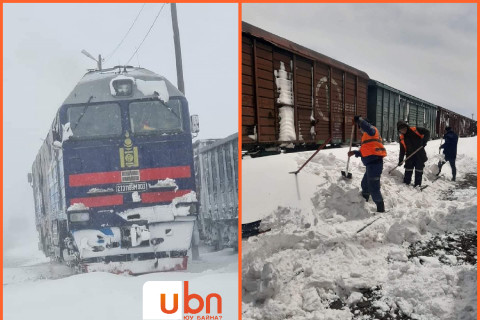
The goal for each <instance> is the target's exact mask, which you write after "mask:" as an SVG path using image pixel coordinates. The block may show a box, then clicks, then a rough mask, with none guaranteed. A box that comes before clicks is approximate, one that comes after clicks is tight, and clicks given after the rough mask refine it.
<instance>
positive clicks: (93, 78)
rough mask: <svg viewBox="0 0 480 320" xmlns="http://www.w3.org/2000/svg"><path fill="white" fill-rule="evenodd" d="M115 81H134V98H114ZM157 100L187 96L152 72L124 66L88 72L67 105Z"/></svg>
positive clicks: (68, 99)
mask: <svg viewBox="0 0 480 320" xmlns="http://www.w3.org/2000/svg"><path fill="white" fill-rule="evenodd" d="M115 79H132V80H133V81H134V83H135V85H134V86H133V92H132V95H131V96H128V97H125V96H122V97H116V96H113V95H112V93H111V82H112V80H115ZM154 92H155V93H154ZM157 93H158V95H157ZM156 96H160V98H162V100H165V101H168V99H169V97H183V96H184V95H183V93H181V92H180V91H179V90H178V89H177V88H176V87H175V86H174V85H173V84H172V83H171V82H170V81H168V80H167V79H166V78H164V77H162V76H160V75H158V74H156V73H154V72H152V71H150V70H147V69H144V68H136V67H123V66H122V67H114V68H110V69H104V70H102V71H99V70H95V71H90V72H87V73H86V74H85V75H84V76H83V78H82V79H81V80H80V81H79V82H78V83H77V85H76V86H75V88H74V89H73V91H72V92H71V93H70V94H69V96H68V97H67V99H65V101H64V102H63V104H77V103H86V102H92V103H94V102H104V101H115V100H135V99H142V98H150V97H156ZM90 98H91V99H90Z"/></svg>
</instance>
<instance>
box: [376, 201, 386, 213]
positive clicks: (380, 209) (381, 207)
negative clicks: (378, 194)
mask: <svg viewBox="0 0 480 320" xmlns="http://www.w3.org/2000/svg"><path fill="white" fill-rule="evenodd" d="M375 204H376V205H377V212H385V203H384V202H383V201H380V202H375Z"/></svg>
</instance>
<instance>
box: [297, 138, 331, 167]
mask: <svg viewBox="0 0 480 320" xmlns="http://www.w3.org/2000/svg"><path fill="white" fill-rule="evenodd" d="M330 140H332V137H330V138H328V140H327V141H325V143H324V144H322V145H321V146H320V147H319V148H318V149H317V151H315V153H314V154H312V156H311V157H310V158H308V160H307V161H306V162H305V163H304V164H303V165H302V166H301V167H300V169H298V170H297V171H292V172H289V173H294V174H297V173H299V172H300V170H302V169H303V167H305V165H306V164H307V163H309V162H310V160H312V158H313V157H315V155H316V154H317V153H318V152H319V151H320V150H322V149H323V148H325V146H326V145H327V144H328V143H329V142H330Z"/></svg>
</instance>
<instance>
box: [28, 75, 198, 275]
mask: <svg viewBox="0 0 480 320" xmlns="http://www.w3.org/2000/svg"><path fill="white" fill-rule="evenodd" d="M197 120H198V118H197V117H196V116H192V117H190V115H189V110H188V103H187V100H186V99H185V97H184V95H183V94H182V93H181V92H180V91H179V90H177V88H175V87H174V86H173V85H172V84H171V83H170V82H169V81H168V80H167V79H165V78H164V77H162V76H159V75H157V74H155V73H153V72H151V71H149V70H146V69H143V68H133V67H115V68H111V69H106V70H101V71H98V70H96V71H90V72H88V73H87V74H86V75H85V76H84V77H83V78H82V79H81V80H80V82H79V83H78V84H77V85H76V87H75V88H74V90H73V91H72V92H71V94H70V95H69V96H68V97H67V99H66V100H65V101H64V103H63V104H62V106H61V107H60V108H59V110H58V112H57V114H56V117H55V119H54V121H53V124H52V126H51V128H50V131H49V133H48V135H47V138H46V139H45V141H44V143H43V145H42V147H41V148H40V151H39V153H38V155H37V157H36V159H35V161H34V163H33V166H32V173H31V175H29V177H30V182H31V185H32V187H33V193H34V201H35V216H36V226H37V230H38V234H39V240H40V242H39V246H40V248H41V249H42V250H43V251H44V253H45V254H46V255H47V256H50V257H52V258H54V259H57V260H62V261H66V262H68V263H69V264H71V265H74V266H77V267H78V268H79V269H81V270H83V271H110V272H131V273H145V272H154V271H166V270H180V269H185V268H186V267H187V258H188V256H187V250H188V249H189V247H190V244H191V241H192V234H193V227H194V223H195V221H196V219H197V216H196V214H197V199H196V187H195V173H194V165H193V149H192V134H191V133H192V132H191V123H193V124H196V123H198V122H197ZM193 127H196V126H195V125H194V126H192V128H193ZM192 131H193V132H195V131H196V130H195V129H193V130H192Z"/></svg>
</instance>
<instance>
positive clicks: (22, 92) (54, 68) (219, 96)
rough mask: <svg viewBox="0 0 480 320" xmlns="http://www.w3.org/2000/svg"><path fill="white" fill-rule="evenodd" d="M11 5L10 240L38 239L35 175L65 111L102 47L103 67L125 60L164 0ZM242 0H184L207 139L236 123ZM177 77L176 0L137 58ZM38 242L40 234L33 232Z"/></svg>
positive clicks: (187, 69) (186, 63)
mask: <svg viewBox="0 0 480 320" xmlns="http://www.w3.org/2000/svg"><path fill="white" fill-rule="evenodd" d="M142 5H143V4H141V3H136V4H4V5H3V37H4V38H3V55H4V57H3V68H4V69H3V70H4V73H3V86H4V87H3V89H4V91H3V92H4V97H3V115H4V122H3V128H4V129H3V130H4V131H3V132H4V138H3V142H4V145H3V148H4V168H3V170H4V181H3V185H4V194H3V195H4V210H3V212H4V216H3V219H4V241H5V242H4V248H5V249H6V250H8V248H9V247H10V246H12V245H16V244H19V242H21V241H22V240H23V241H32V239H36V232H35V229H34V228H35V227H34V205H33V196H32V189H31V187H30V186H29V184H28V183H27V173H28V172H30V171H31V165H32V163H33V160H34V159H35V156H36V154H37V152H38V149H39V148H40V146H41V144H42V140H43V139H44V138H45V137H46V135H47V132H48V129H49V126H50V125H51V123H52V120H53V117H54V115H55V113H56V111H57V109H58V108H59V107H60V106H61V104H62V102H63V101H64V100H65V98H66V97H67V95H68V94H69V93H70V92H71V90H72V89H73V88H74V86H75V84H76V83H77V82H78V81H79V80H80V79H81V78H82V77H83V75H84V74H85V72H86V71H87V69H94V68H96V62H95V61H93V60H91V59H89V58H87V57H85V56H84V55H83V54H81V53H80V51H81V50H82V49H85V50H87V51H88V52H90V53H91V54H92V55H93V56H95V57H98V54H102V56H103V57H106V58H107V60H106V61H105V62H104V67H112V66H115V65H119V64H125V63H126V62H127V61H128V60H129V59H130V57H131V56H132V54H133V53H134V51H135V49H136V48H137V47H138V46H139V44H140V42H141V41H142V39H143V37H144V36H145V34H146V33H147V30H148V29H149V28H150V26H151V25H152V23H153V20H154V19H155V16H156V15H157V13H158V11H159V10H160V8H161V7H162V4H161V3H149V4H146V5H145V7H144V8H143V11H142V12H141V14H140V16H139V18H138V20H137V22H136V24H135V25H134V26H133V28H132V30H131V31H130V33H129V35H128V36H127V38H126V39H125V41H124V42H123V44H122V45H121V46H120V47H119V49H118V50H117V51H116V52H115V54H114V55H112V56H110V54H111V53H112V52H113V51H114V49H115V48H116V47H117V45H118V44H119V43H120V41H121V40H122V38H123V37H124V35H125V34H126V32H127V31H128V29H129V28H130V26H131V25H132V23H133V21H134V19H135V17H136V16H137V14H138V12H139V11H140V9H141V8H142ZM237 7H238V6H237V5H236V4H178V5H177V16H178V24H179V29H180V40H181V46H182V58H183V71H184V83H185V93H186V97H187V99H188V101H189V105H190V113H191V114H198V115H199V117H200V134H199V138H201V139H207V138H223V137H226V136H228V135H230V134H232V133H234V132H237V131H238V120H237V119H238V116H237V115H238V72H237V69H238V23H237V21H238V11H237ZM129 64H130V65H134V66H141V67H144V68H147V69H150V70H152V71H154V72H156V73H158V74H161V75H163V76H165V77H166V78H167V79H169V80H170V81H171V82H172V83H173V84H175V85H176V84H177V76H176V66H175V51H174V44H173V31H172V22H171V15H170V5H169V4H167V5H165V7H164V8H163V11H162V12H161V13H160V16H159V17H158V19H157V22H156V24H155V26H154V27H153V28H152V30H151V31H150V34H149V36H148V38H147V39H146V40H145V42H144V43H143V45H142V47H141V48H140V50H139V51H138V54H137V55H136V56H135V57H134V58H133V59H132V60H131V61H130V63H129ZM33 241H35V240H33Z"/></svg>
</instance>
